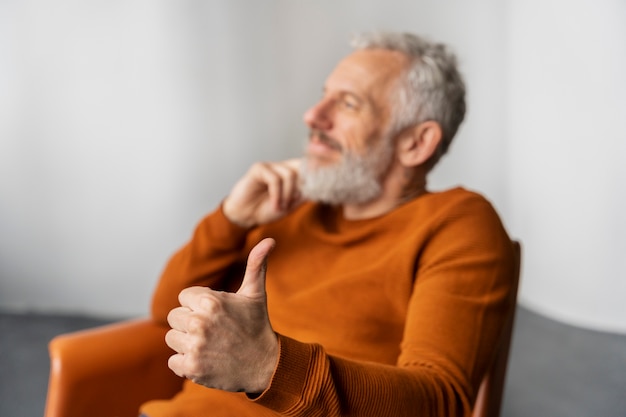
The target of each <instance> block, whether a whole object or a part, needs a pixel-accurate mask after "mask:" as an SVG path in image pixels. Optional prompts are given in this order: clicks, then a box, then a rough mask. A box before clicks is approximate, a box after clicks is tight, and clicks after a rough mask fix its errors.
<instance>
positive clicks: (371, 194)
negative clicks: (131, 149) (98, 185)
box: [142, 33, 513, 417]
mask: <svg viewBox="0 0 626 417" xmlns="http://www.w3.org/2000/svg"><path fill="white" fill-rule="evenodd" d="M355 47H356V49H355V51H354V52H353V53H352V54H350V55H349V56H347V57H346V58H345V59H344V60H342V61H341V62H340V63H339V64H338V66H337V67H336V68H335V70H334V71H333V72H332V73H331V74H330V76H329V77H328V79H327V80H326V83H325V85H324V90H323V91H324V92H323V96H322V98H321V99H320V101H319V102H318V103H317V104H316V105H315V106H314V107H312V108H311V109H310V110H308V111H307V112H306V114H305V116H304V120H305V122H306V124H307V125H308V127H309V128H310V136H309V142H308V147H307V150H306V156H305V158H304V159H302V160H298V159H296V160H289V161H284V162H278V163H257V164H255V165H253V166H252V167H251V168H250V170H249V171H248V172H247V173H246V174H245V175H244V177H243V178H242V179H241V180H240V181H239V182H238V183H237V184H236V185H235V186H234V188H233V189H232V191H231V193H230V194H229V195H228V197H227V198H226V199H225V200H224V201H223V203H222V205H221V206H220V207H219V208H218V209H217V210H216V211H215V212H213V213H211V214H209V215H208V216H207V217H206V218H205V219H203V220H202V221H201V222H200V224H199V225H198V227H197V229H196V231H195V234H194V236H193V238H192V239H191V241H190V242H189V243H188V244H187V245H186V246H184V247H183V248H182V249H181V250H180V251H179V252H177V253H176V254H175V255H174V257H173V258H172V259H171V260H170V262H169V264H168V266H167V268H166V269H165V271H164V273H163V276H162V278H161V281H160V282H159V285H158V287H157V290H156V293H155V296H154V301H153V316H154V318H155V320H157V321H160V322H165V321H166V320H167V321H168V322H169V324H170V325H171V327H172V330H170V331H169V332H168V334H167V337H166V342H167V344H168V345H169V346H170V347H171V348H172V349H173V350H174V351H175V354H174V355H173V356H172V357H171V358H170V361H169V366H170V368H171V369H172V370H173V371H174V372H175V373H176V374H178V375H180V376H184V377H186V378H188V379H189V381H186V383H185V386H184V389H183V391H182V392H181V393H180V394H179V395H178V396H176V397H175V398H173V399H172V400H169V401H153V402H149V403H147V404H145V405H144V406H143V408H142V412H143V413H145V414H146V415H148V416H150V417H161V416H279V415H289V416H340V415H354V416H378V417H380V416H395V417H397V416H468V415H470V414H471V409H472V403H473V400H474V398H475V396H476V392H477V389H478V386H479V384H480V380H481V378H482V376H483V374H484V372H485V370H486V368H487V366H488V364H489V362H490V360H491V358H492V355H493V352H494V345H495V343H496V340H497V339H498V336H499V334H500V332H501V329H502V326H503V323H504V320H505V317H506V314H507V312H508V311H509V309H510V308H512V306H511V305H510V302H509V301H508V300H509V297H508V294H509V293H510V290H511V284H510V279H511V277H512V275H513V251H512V246H511V242H510V240H509V237H508V236H507V234H506V232H505V230H504V229H503V227H502V224H501V223H500V220H499V219H498V216H497V214H496V213H495V211H494V210H493V208H492V207H491V206H490V204H489V203H488V202H487V201H486V200H485V199H484V198H482V197H481V196H479V195H477V194H475V193H472V192H469V191H466V190H464V189H462V188H456V189H452V190H449V191H444V192H438V193H432V192H429V191H427V189H426V177H427V174H428V172H429V170H430V169H431V168H432V167H433V165H434V164H435V163H436V162H437V160H438V159H439V158H440V157H441V155H442V154H443V153H445V152H446V150H447V148H448V146H449V144H450V141H451V140H452V138H453V137H454V135H455V133H456V131H457V128H458V126H459V124H460V123H461V121H462V120H463V117H464V112H465V99H464V95H465V94H464V92H465V88H464V84H463V81H462V79H461V76H460V75H459V73H458V71H457V68H456V61H455V58H454V56H453V55H451V54H450V53H449V52H448V51H447V50H446V48H445V47H444V46H442V45H439V44H434V43H430V42H428V41H426V40H424V39H422V38H419V37H417V36H414V35H410V34H398V33H382V34H371V35H364V36H362V37H360V38H358V39H357V40H356V43H355ZM270 252H272V254H271V256H270ZM248 254H249V255H248ZM246 258H247V266H245V264H246ZM266 265H267V268H266ZM179 302H180V305H179ZM237 392H239V393H237Z"/></svg>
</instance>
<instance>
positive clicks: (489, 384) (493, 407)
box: [472, 241, 521, 417]
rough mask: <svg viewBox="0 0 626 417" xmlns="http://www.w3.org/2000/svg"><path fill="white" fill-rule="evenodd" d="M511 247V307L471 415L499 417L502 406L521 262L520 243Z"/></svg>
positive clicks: (474, 416) (514, 243) (473, 416)
mask: <svg viewBox="0 0 626 417" xmlns="http://www.w3.org/2000/svg"><path fill="white" fill-rule="evenodd" d="M513 247H514V248H515V254H516V257H515V260H516V265H515V267H516V268H515V269H516V270H515V274H514V276H513V277H512V279H514V280H515V281H514V282H513V284H514V285H513V291H512V292H511V295H510V296H511V303H512V305H513V308H512V310H511V314H510V315H509V317H508V319H507V322H506V324H505V326H504V329H503V330H502V336H501V338H500V346H498V349H497V351H496V355H495V358H494V359H493V362H492V364H491V367H490V368H489V370H488V371H487V373H486V374H485V376H484V378H483V381H482V383H481V384H480V389H479V390H478V396H477V397H476V402H475V403H474V412H473V414H472V417H499V416H500V409H501V407H502V395H503V392H504V383H505V377H506V368H507V365H508V362H509V351H510V348H511V340H512V339H513V324H514V322H515V310H516V305H517V289H518V287H519V276H520V264H521V245H520V243H519V242H516V241H514V242H513Z"/></svg>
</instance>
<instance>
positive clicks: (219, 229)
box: [152, 207, 247, 323]
mask: <svg viewBox="0 0 626 417" xmlns="http://www.w3.org/2000/svg"><path fill="white" fill-rule="evenodd" d="M246 235H247V230H246V229H243V228H241V227H239V226H237V225H235V224H233V223H231V222H230V221H229V220H228V219H227V218H226V217H225V216H224V214H223V212H222V210H221V207H220V208H218V209H217V210H215V211H214V212H213V213H211V214H209V215H208V216H206V217H205V218H204V219H203V220H202V221H201V222H200V223H199V224H198V226H197V227H196V229H195V231H194V234H193V236H192V238H191V240H190V241H189V242H188V243H187V244H185V245H184V246H183V247H182V248H180V249H179V250H178V251H177V252H176V253H175V254H174V255H173V256H172V257H171V258H170V260H169V261H168V263H167V265H166V266H165V269H164V270H163V273H162V274H161V277H160V279H159V282H158V284H157V287H156V290H155V292H154V296H153V299H152V315H153V318H154V319H155V320H157V321H158V322H162V323H166V317H167V314H168V313H169V311H170V310H171V309H173V308H175V307H178V305H179V303H178V294H179V293H180V292H181V291H182V290H183V289H185V288H188V287H191V286H206V287H211V288H214V289H225V288H226V287H229V286H233V285H235V286H236V285H238V283H230V282H227V281H228V278H230V277H233V278H236V279H240V278H241V276H242V275H241V272H242V271H243V269H242V266H241V265H242V262H243V261H244V260H245V256H246V255H247V254H242V249H243V246H244V244H245V238H246ZM240 264H241V265H240Z"/></svg>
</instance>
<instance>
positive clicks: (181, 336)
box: [165, 329, 188, 354]
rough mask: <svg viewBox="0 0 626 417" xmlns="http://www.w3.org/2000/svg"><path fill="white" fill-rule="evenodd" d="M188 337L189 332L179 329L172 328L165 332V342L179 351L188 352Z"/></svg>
mask: <svg viewBox="0 0 626 417" xmlns="http://www.w3.org/2000/svg"><path fill="white" fill-rule="evenodd" d="M187 339H188V336H187V333H183V332H181V331H178V330H174V329H172V330H169V331H168V332H167V333H165V344H166V345H167V346H169V347H170V349H172V350H175V351H176V352H178V353H183V354H184V353H186V350H187V349H186V348H185V347H186V346H187Z"/></svg>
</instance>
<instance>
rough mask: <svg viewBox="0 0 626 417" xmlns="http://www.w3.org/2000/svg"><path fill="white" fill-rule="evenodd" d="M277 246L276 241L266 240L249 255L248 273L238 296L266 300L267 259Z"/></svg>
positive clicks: (244, 277)
mask: <svg viewBox="0 0 626 417" xmlns="http://www.w3.org/2000/svg"><path fill="white" fill-rule="evenodd" d="M274 246H276V241H275V240H274V239H272V238H266V239H263V240H262V241H260V242H259V243H257V245H256V246H255V247H254V248H252V250H251V251H250V254H249V255H248V263H247V265H246V272H245V274H244V276H243V282H242V283H241V287H239V290H238V291H237V294H240V295H244V296H246V297H249V298H265V270H266V264H267V258H268V256H269V254H270V252H271V251H272V249H274Z"/></svg>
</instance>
